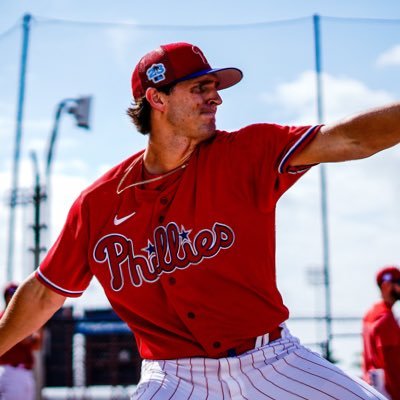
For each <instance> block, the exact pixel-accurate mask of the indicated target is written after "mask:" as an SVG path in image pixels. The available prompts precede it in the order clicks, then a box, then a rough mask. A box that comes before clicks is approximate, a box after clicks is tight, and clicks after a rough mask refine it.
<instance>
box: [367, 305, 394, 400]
mask: <svg viewBox="0 0 400 400" xmlns="http://www.w3.org/2000/svg"><path fill="white" fill-rule="evenodd" d="M363 342H364V360H363V371H364V379H365V380H366V381H367V382H369V376H368V371H370V370H374V369H383V370H384V375H385V387H386V391H387V392H388V393H389V394H390V396H391V398H392V400H400V326H399V324H398V323H397V321H396V319H395V317H394V315H393V313H392V310H391V308H390V307H389V306H388V305H387V304H386V303H385V302H384V301H381V302H379V303H377V304H375V305H374V306H373V307H372V308H371V309H370V310H369V311H368V312H367V314H366V315H365V317H364V319H363ZM369 383H371V382H369Z"/></svg>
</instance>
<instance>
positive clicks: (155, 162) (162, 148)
mask: <svg viewBox="0 0 400 400" xmlns="http://www.w3.org/2000/svg"><path fill="white" fill-rule="evenodd" d="M196 146H197V142H196V141H193V140H190V139H188V138H173V140H157V139H155V138H153V137H151V136H150V138H149V143H148V146H147V148H146V150H145V152H144V157H143V160H144V165H145V167H146V170H147V171H148V172H150V173H151V174H163V173H166V172H169V171H172V170H174V169H175V168H178V167H179V166H181V165H183V164H185V163H186V162H187V161H188V160H189V158H190V156H191V155H192V154H193V151H194V150H195V148H196Z"/></svg>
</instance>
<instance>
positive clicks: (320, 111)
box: [313, 15, 332, 361]
mask: <svg viewBox="0 0 400 400" xmlns="http://www.w3.org/2000/svg"><path fill="white" fill-rule="evenodd" d="M313 22H314V44H315V72H316V80H317V115H318V123H319V124H321V123H323V121H324V116H323V106H322V82H321V71H322V64H321V40H320V39H321V34H320V17H319V15H314V17H313ZM320 179H321V212H322V240H323V262H324V265H323V271H324V288H325V321H326V336H327V340H326V347H325V358H326V359H327V360H329V361H332V350H331V340H332V310H331V286H330V275H329V235H328V212H327V210H328V207H327V190H326V169H325V166H324V165H323V164H321V166H320Z"/></svg>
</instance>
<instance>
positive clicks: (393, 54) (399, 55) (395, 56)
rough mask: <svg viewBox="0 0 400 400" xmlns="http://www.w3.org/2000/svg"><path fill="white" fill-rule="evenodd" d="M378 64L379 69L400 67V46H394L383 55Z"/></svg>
mask: <svg viewBox="0 0 400 400" xmlns="http://www.w3.org/2000/svg"><path fill="white" fill-rule="evenodd" d="M376 64H377V66H378V67H391V66H398V65H400V44H398V45H396V46H393V47H392V48H390V49H389V50H386V51H385V52H384V53H382V54H381V55H380V56H379V57H378V59H377V61H376Z"/></svg>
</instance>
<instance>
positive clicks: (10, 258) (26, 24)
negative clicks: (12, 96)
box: [7, 14, 32, 281]
mask: <svg viewBox="0 0 400 400" xmlns="http://www.w3.org/2000/svg"><path fill="white" fill-rule="evenodd" d="M31 19H32V16H31V15H30V14H25V15H24V18H23V39H22V54H21V66H20V78H19V97H18V109H17V124H16V131H15V147H14V160H13V169H12V183H11V185H12V186H11V199H10V217H9V225H8V253H7V280H8V281H11V280H12V278H13V266H14V265H13V264H14V233H15V208H16V205H17V191H18V177H19V160H20V154H21V139H22V120H23V109H24V99H25V77H26V65H27V59H28V45H29V32H30V23H31Z"/></svg>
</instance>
